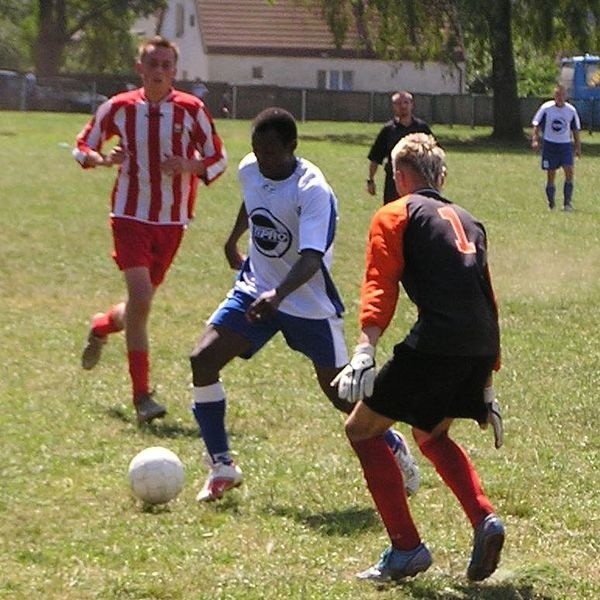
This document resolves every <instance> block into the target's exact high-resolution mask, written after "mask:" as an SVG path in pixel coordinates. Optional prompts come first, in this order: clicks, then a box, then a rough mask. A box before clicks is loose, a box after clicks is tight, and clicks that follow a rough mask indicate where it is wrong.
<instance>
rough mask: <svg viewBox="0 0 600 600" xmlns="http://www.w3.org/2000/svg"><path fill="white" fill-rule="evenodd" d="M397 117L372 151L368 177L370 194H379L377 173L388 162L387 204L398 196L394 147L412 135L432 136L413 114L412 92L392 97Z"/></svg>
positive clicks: (375, 143) (381, 135)
mask: <svg viewBox="0 0 600 600" xmlns="http://www.w3.org/2000/svg"><path fill="white" fill-rule="evenodd" d="M391 101H392V111H393V113H394V117H393V119H392V120H391V121H388V122H387V123H386V124H385V125H384V126H383V127H382V129H381V131H380V132H379V134H378V135H377V137H376V138H375V141H374V142H373V145H372V146H371V150H370V151H369V155H368V159H369V161H370V162H369V174H368V175H367V192H369V194H371V196H374V195H375V194H376V193H377V189H376V186H375V173H376V172H377V168H378V167H379V165H380V164H382V163H383V162H384V161H385V165H384V170H385V183H384V188H383V203H384V204H387V203H388V202H391V201H392V200H395V199H396V198H397V197H398V193H397V191H396V184H395V183H394V175H393V173H392V161H391V152H392V150H393V148H394V146H395V145H396V144H397V143H398V142H399V141H400V140H401V139H402V138H403V137H404V136H405V135H408V134H409V133H417V132H421V133H431V130H430V129H429V125H427V123H425V121H423V120H422V119H419V118H417V117H415V116H414V115H413V110H414V108H415V101H414V98H413V96H412V94H410V93H409V92H404V91H402V92H395V93H394V94H393V95H392V98H391Z"/></svg>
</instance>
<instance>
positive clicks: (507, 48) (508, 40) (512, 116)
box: [488, 0, 524, 140]
mask: <svg viewBox="0 0 600 600" xmlns="http://www.w3.org/2000/svg"><path fill="white" fill-rule="evenodd" d="M488 7H489V10H488V20H489V26H490V45H491V54H492V88H493V91H494V130H493V133H492V137H495V138H498V139H504V140H519V139H521V138H523V135H524V134H523V127H522V125H521V111H520V103H519V96H518V93H517V72H516V69H515V60H514V53H513V41H512V26H511V17H512V15H511V10H512V9H511V0H492V2H490V3H489V5H488Z"/></svg>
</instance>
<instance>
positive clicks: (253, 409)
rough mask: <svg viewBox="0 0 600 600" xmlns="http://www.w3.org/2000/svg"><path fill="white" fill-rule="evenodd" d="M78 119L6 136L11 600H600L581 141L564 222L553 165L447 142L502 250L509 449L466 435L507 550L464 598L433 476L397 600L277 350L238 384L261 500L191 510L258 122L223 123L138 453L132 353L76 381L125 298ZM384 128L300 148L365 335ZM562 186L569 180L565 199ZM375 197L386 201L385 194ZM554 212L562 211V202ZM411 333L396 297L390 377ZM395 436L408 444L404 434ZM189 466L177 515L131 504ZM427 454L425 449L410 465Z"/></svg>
mask: <svg viewBox="0 0 600 600" xmlns="http://www.w3.org/2000/svg"><path fill="white" fill-rule="evenodd" d="M85 119H86V117H85V115H61V114H42V113H40V114H20V113H8V112H4V113H0V164H1V165H2V168H1V172H0V202H1V206H2V215H3V219H4V225H3V227H2V229H3V231H2V234H1V235H0V332H1V333H2V343H1V344H0V407H1V411H0V436H1V437H0V439H1V448H2V461H1V462H0V469H1V473H2V479H1V487H0V514H1V520H0V539H1V544H0V598H10V599H22V598H23V599H28V600H29V599H37V598H44V599H61V600H63V599H64V600H87V599H119V600H131V599H136V600H141V599H163V600H166V599H169V600H183V599H185V600H188V599H192V600H195V599H205V598H206V599H208V598H219V599H221V598H223V599H225V598H236V599H238V598H239V599H262V598H268V599H279V598H289V599H300V598H302V599H305V598H306V599H321V598H324V599H342V598H343V599H350V598H351V599H355V598H360V599H375V598H376V599H381V600H384V599H387V598H409V599H411V598H412V599H436V600H437V599H439V600H441V599H446V598H449V599H462V598H469V599H480V598H482V599H485V600H492V599H493V600H508V599H515V600H517V599H518V600H522V599H540V600H541V599H544V600H555V599H559V598H561V599H578V600H582V599H590V600H591V599H593V598H598V597H600V574H599V571H598V562H599V558H600V521H599V517H598V515H599V513H600V476H599V468H598V461H599V458H600V457H599V450H600V434H599V433H598V423H599V420H600V419H599V418H600V409H599V401H600V398H599V394H598V388H599V387H600V375H599V373H600V333H599V332H600V197H599V195H598V185H597V177H598V171H599V167H600V140H599V138H598V137H597V136H588V135H587V134H584V135H583V148H584V156H583V158H582V159H581V160H580V161H579V162H578V163H577V167H576V188H575V199H574V204H575V206H576V208H577V210H576V212H574V213H572V214H566V213H562V212H560V211H557V212H553V213H550V212H549V211H547V209H546V208H545V203H544V199H543V175H542V173H541V171H540V170H539V164H538V158H537V157H536V156H534V155H533V154H532V153H531V152H529V151H528V150H527V148H526V147H525V144H523V146H522V147H521V146H512V147H505V148H499V147H497V146H495V145H494V144H491V143H490V142H489V141H488V140H487V135H488V134H489V131H487V130H479V129H478V130H473V129H468V128H459V127H455V128H452V129H451V128H442V127H439V128H438V127H436V128H435V130H436V132H437V134H438V136H439V137H440V139H441V140H442V143H443V144H444V145H445V147H446V148H447V151H448V163H449V179H448V182H447V186H446V194H447V195H448V197H450V198H452V199H453V200H455V201H457V202H459V203H460V204H462V205H463V206H465V207H466V208H468V209H469V210H471V211H472V212H474V213H475V214H476V215H477V216H478V217H479V218H481V219H482V220H483V221H484V223H485V224H486V227H487V229H488V234H489V237H490V259H491V265H492V273H493V276H494V281H495V287H496V293H497V296H498V300H499V305H500V311H501V324H502V330H503V361H504V368H503V369H502V371H501V372H500V373H499V374H498V376H497V378H496V389H497V392H498V396H499V399H500V401H501V403H502V404H503V407H504V415H505V428H506V444H505V447H504V448H502V449H501V450H500V451H496V450H494V448H493V443H492V435H491V433H490V432H486V433H482V432H480V431H479V429H478V428H477V427H476V425H475V424H472V423H459V424H457V425H456V426H455V428H454V431H455V434H456V437H457V439H459V440H460V441H461V443H463V444H464V445H465V447H466V448H467V449H468V450H469V452H470V453H471V454H472V457H473V459H474V461H475V463H476V465H477V467H478V469H479V471H480V474H481V475H482V477H483V480H484V484H485V487H486V491H487V492H488V494H489V496H490V497H491V499H492V501H493V502H494V503H495V505H496V507H497V509H498V512H499V513H500V514H501V515H502V517H503V518H504V520H505V523H506V526H507V541H506V545H505V550H504V552H503V559H502V563H501V566H500V569H499V570H498V571H497V573H496V574H495V575H494V576H493V577H492V578H491V579H489V580H488V581H487V582H485V583H483V584H470V583H468V582H467V580H466V578H465V575H464V572H465V568H466V564H467V562H468V558H469V554H470V549H471V531H470V528H469V527H468V525H467V521H466V518H465V517H464V515H463V513H462V512H461V510H460V509H459V507H458V504H457V502H456V501H455V499H454V498H453V497H452V496H451V495H450V493H449V492H448V491H447V490H446V488H445V487H444V486H443V484H442V482H441V481H440V479H439V477H438V476H437V474H436V473H435V472H434V471H433V469H432V467H431V466H430V465H429V463H427V462H425V460H421V461H420V464H421V470H422V475H423V483H422V487H421V490H420V491H419V493H418V494H417V496H416V497H415V498H414V499H412V500H411V506H412V508H413V512H414V516H415V519H416V521H417V523H418V525H419V527H420V531H421V534H422V536H423V539H424V540H425V541H426V542H427V543H428V545H429V546H430V548H431V550H432V552H433V555H434V564H433V567H432V568H431V569H430V570H429V571H428V572H427V573H425V574H423V575H421V576H419V577H417V578H415V579H413V580H409V581H406V582H404V583H402V584H399V585H397V586H392V587H383V588H377V587H374V586H372V585H368V584H364V583H360V582H358V581H356V580H355V579H354V574H355V573H356V572H357V571H358V570H360V569H363V568H366V567H367V566H369V565H370V564H371V563H373V562H375V561H376V560H377V558H378V555H379V553H380V551H381V550H383V548H384V547H385V546H386V545H387V539H386V536H385V532H384V529H383V527H382V525H381V523H380V522H379V520H378V517H377V514H376V512H375V511H374V508H373V505H372V502H371V499H370V496H369V495H368V493H367V491H366V488H365V485H364V482H363V479H362V474H361V472H360V468H359V465H358V461H357V460H356V459H355V457H354V455H353V454H352V452H351V449H350V448H349V446H348V444H347V442H346V441H345V438H344V435H343V429H342V422H343V419H342V417H341V416H340V415H339V414H337V413H336V412H335V411H334V410H333V409H332V408H330V407H329V405H328V403H327V402H326V401H325V399H324V398H322V397H321V395H320V392H319V390H318V386H317V384H316V381H315V380H314V378H313V374H312V369H311V367H310V365H309V364H308V363H307V361H306V360H304V359H303V358H302V357H301V356H300V355H296V354H294V353H292V352H291V351H290V350H288V349H287V347H286V346H285V345H284V343H283V342H282V341H281V340H280V339H277V340H276V341H275V343H273V344H272V345H271V346H269V347H268V348H266V349H265V350H264V351H263V352H262V353H261V354H260V355H259V356H258V357H257V358H256V359H255V360H253V361H251V362H249V363H246V362H243V361H239V362H235V363H234V364H232V365H230V367H229V368H228V369H227V370H226V371H224V373H223V379H224V383H225V386H226V388H227V391H228V395H229V409H228V423H229V427H230V434H231V441H232V445H233V448H234V450H235V451H236V452H237V453H238V462H239V464H240V466H241V467H242V469H243V470H244V473H245V476H246V483H245V485H244V486H242V487H241V488H240V489H239V490H236V491H234V492H232V493H231V494H230V495H229V496H227V497H226V498H225V499H224V500H223V501H222V502H221V503H217V504H212V505H208V506H206V505H202V506H199V505H197V504H196V503H195V501H194V497H195V494H196V493H197V491H198V489H199V487H200V486H201V485H202V483H203V480H204V477H205V470H204V467H203V466H202V464H201V461H200V456H201V451H202V444H201V441H200V440H199V439H198V437H197V432H196V426H195V423H194V421H193V417H192V415H191V413H190V403H191V392H190V389H189V385H190V372H189V366H188V361H187V356H188V353H189V351H190V349H191V347H192V345H193V342H194V340H195V338H196V336H197V334H198V333H199V331H200V330H201V329H202V326H203V322H204V320H205V319H206V318H207V317H208V315H209V314H210V313H211V312H212V310H213V309H214V307H215V306H216V304H217V303H218V302H219V301H220V300H221V299H222V297H223V295H224V293H225V292H226V291H227V289H228V288H229V286H230V284H231V281H232V278H233V275H234V274H233V273H232V272H231V271H230V270H228V268H227V266H226V263H225V259H224V256H223V253H222V244H223V242H224V240H225V237H226V235H227V233H228V232H229V228H230V226H231V224H232V222H233V219H234V217H235V215H236V213H237V208H238V205H239V197H240V194H239V190H238V187H237V182H236V176H235V171H236V169H235V166H236V164H237V162H238V161H239V159H240V158H241V157H242V156H243V155H244V154H245V153H246V152H247V151H248V147H249V144H248V132H249V124H248V123H247V122H239V121H238V122H236V121H218V122H217V126H218V128H219V131H220V133H221V135H222V137H223V138H224V140H225V143H226V146H227V148H228V151H229V155H230V161H231V168H230V169H229V171H228V173H227V174H226V176H224V178H223V179H222V180H221V181H219V182H218V183H217V184H215V185H214V186H213V187H211V188H210V189H208V190H207V189H202V190H201V193H200V198H199V202H198V211H197V213H198V215H197V216H198V218H197V220H196V222H195V223H194V224H193V226H192V227H191V228H190V230H189V232H188V234H187V236H186V238H185V240H184V243H183V247H182V249H181V252H180V255H179V257H178V259H177V261H176V263H175V265H174V267H173V269H172V271H171V273H170V275H169V278H168V281H167V283H166V285H165V286H164V288H163V289H162V290H161V291H160V293H159V295H158V296H157V298H156V303H155V306H154V309H153V314H152V320H151V339H152V360H153V371H152V378H153V381H154V382H155V384H156V387H157V391H158V396H159V398H160V400H161V401H165V402H166V404H167V405H168V408H169V415H168V417H167V418H166V419H165V420H164V422H161V423H159V424H156V425H154V426H152V427H148V428H144V429H138V428H137V426H136V425H135V421H134V418H133V415H132V409H131V406H130V403H129V393H130V392H129V379H128V375H127V369H126V364H125V360H124V344H123V340H122V338H120V337H115V338H113V339H112V340H111V342H110V343H109V345H108V346H107V348H106V350H105V354H104V356H103V360H102V362H101V364H100V365H99V366H98V367H97V368H96V369H95V370H94V371H92V372H89V373H88V372H83V371H82V370H81V368H80V366H79V355H80V352H81V348H82V343H83V340H84V338H85V336H86V334H87V328H88V318H89V316H90V315H91V314H93V313H94V312H96V311H97V310H98V309H103V308H107V307H108V306H109V305H110V303H112V302H114V301H116V300H118V299H120V298H121V295H122V287H123V286H122V281H121V278H120V275H119V273H118V271H117V270H116V268H115V267H114V265H113V264H112V261H111V259H110V244H111V240H110V234H109V229H108V227H107V205H108V193H109V189H110V186H111V183H112V179H113V177H114V172H111V171H110V170H96V171H94V172H84V171H82V170H81V169H79V168H78V167H77V166H76V165H75V163H74V161H73V160H72V158H71V154H70V147H71V144H72V141H73V138H74V136H75V135H76V133H77V132H78V130H79V129H80V128H81V126H82V125H83V123H84V121H85ZM378 128H379V125H377V124H349V123H308V124H303V125H301V128H300V132H301V140H300V146H299V153H300V154H302V155H303V156H305V157H307V158H309V159H311V160H313V161H314V162H316V163H317V164H319V165H320V166H321V168H322V169H323V171H324V172H325V173H326V175H327V176H328V178H329V179H330V181H331V183H332V185H333V186H334V188H335V190H336V192H337V195H338V198H339V202H340V214H341V216H340V223H339V230H338V238H337V246H336V259H335V265H334V275H335V277H336V280H337V283H338V286H339V288H340V291H341V293H342V295H343V297H344V299H345V302H346V308H347V330H346V334H347V338H348V340H349V342H350V343H352V342H353V341H354V339H355V336H356V333H357V323H356V316H357V296H358V293H357V291H358V284H359V281H360V278H361V275H362V273H361V271H362V264H363V250H364V243H365V236H366V231H367V227H368V223H369V219H370V216H371V215H372V213H373V211H374V210H375V208H376V207H378V206H379V204H380V200H379V199H373V198H372V197H370V196H368V195H367V194H366V193H365V191H364V180H365V176H366V172H367V161H366V158H365V156H366V153H367V151H368V146H369V144H370V142H371V141H372V139H373V137H374V135H375V133H376V131H377V130H378ZM560 182H561V185H562V177H561V178H560ZM380 187H381V183H380ZM559 191H560V187H559ZM413 319H414V310H413V308H412V307H411V305H410V304H409V303H408V301H407V300H406V299H405V298H404V297H402V299H401V303H400V304H399V308H398V314H397V317H396V319H395V321H394V323H393V325H392V326H391V327H390V329H389V330H388V332H387V333H386V335H385V337H384V339H383V340H382V343H381V346H380V349H379V351H378V356H379V359H380V361H381V360H383V358H384V357H385V356H386V354H387V353H388V352H389V351H390V349H391V347H392V345H393V344H394V343H395V342H396V341H398V340H399V339H401V338H402V337H403V335H404V333H405V331H406V328H407V326H408V325H409V324H410V323H411V322H412V320H413ZM401 430H403V431H406V429H405V428H404V429H403V427H401ZM152 445H164V446H167V447H168V448H170V449H172V450H174V451H175V452H176V453H177V454H178V455H179V456H180V457H181V459H182V461H183V462H184V464H185V466H186V486H185V488H184V490H183V492H182V494H181V496H180V497H179V498H178V499H177V500H176V501H174V502H172V503H171V504H169V505H167V506H166V507H164V508H161V509H152V510H144V509H142V507H141V506H140V505H139V504H138V503H137V502H136V501H135V500H133V499H132V497H131V496H130V493H129V489H128V483H127V478H126V475H127V465H128V463H129V461H130V460H131V458H132V457H133V456H134V455H135V454H136V453H137V452H138V451H139V450H141V449H143V448H144V447H146V446H152ZM413 447H414V445H413Z"/></svg>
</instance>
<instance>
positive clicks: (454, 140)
mask: <svg viewBox="0 0 600 600" xmlns="http://www.w3.org/2000/svg"><path fill="white" fill-rule="evenodd" d="M434 133H435V131H434ZM300 140H302V141H307V142H330V143H332V144H349V145H355V146H364V147H366V148H370V147H371V144H372V143H373V140H374V137H373V135H370V134H369V135H367V134H359V133H358V134H357V133H349V134H337V133H330V134H323V135H313V134H303V135H300ZM438 140H439V143H440V145H441V146H442V147H443V148H444V149H445V150H446V151H456V152H472V153H479V154H481V153H489V154H526V153H529V154H532V150H531V148H530V147H529V138H528V137H527V135H526V134H525V133H523V137H522V138H521V139H518V140H508V141H505V140H497V139H495V138H493V137H491V136H490V135H487V134H484V133H481V132H478V131H477V130H473V133H472V134H469V133H465V130H464V129H463V130H461V131H457V132H456V133H455V134H453V133H448V131H447V130H445V131H444V132H443V133H441V134H439V136H438ZM586 140H589V136H587V135H586V134H582V145H583V155H584V156H600V145H599V144H589V143H588V144H586ZM365 158H366V155H365Z"/></svg>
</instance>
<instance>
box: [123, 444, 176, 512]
mask: <svg viewBox="0 0 600 600" xmlns="http://www.w3.org/2000/svg"><path fill="white" fill-rule="evenodd" d="M183 481H184V471H183V464H182V463H181V461H180V460H179V457H178V456H177V454H175V453H174V452H171V450H168V449H167V448H163V447H162V446H153V447H151V448H146V449H145V450H142V451H141V452H140V453H139V454H136V456H134V457H133V459H132V461H131V462H130V463H129V483H130V484H131V490H132V491H133V494H134V496H136V498H139V499H140V500H142V501H143V502H145V503H147V504H164V503H165V502H169V500H173V498H175V497H176V496H177V495H178V494H179V492H181V490H182V489H183Z"/></svg>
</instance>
